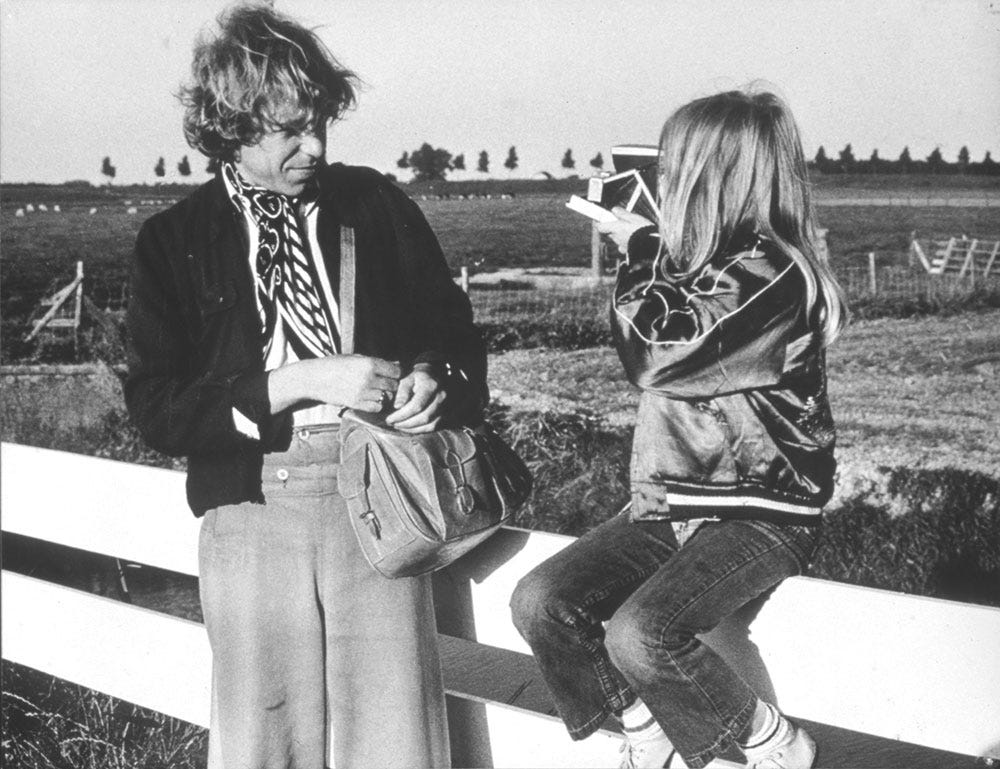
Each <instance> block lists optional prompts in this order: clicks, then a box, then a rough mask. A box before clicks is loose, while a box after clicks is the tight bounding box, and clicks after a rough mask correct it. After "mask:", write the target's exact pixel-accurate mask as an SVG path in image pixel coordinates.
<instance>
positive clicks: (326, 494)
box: [199, 429, 450, 769]
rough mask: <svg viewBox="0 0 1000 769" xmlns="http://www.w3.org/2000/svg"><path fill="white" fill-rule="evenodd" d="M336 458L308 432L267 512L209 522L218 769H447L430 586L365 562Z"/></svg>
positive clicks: (331, 447) (285, 460)
mask: <svg viewBox="0 0 1000 769" xmlns="http://www.w3.org/2000/svg"><path fill="white" fill-rule="evenodd" d="M338 458H339V452H338V433H337V431H336V429H333V430H330V429H327V430H322V431H316V430H313V431H309V430H300V431H298V432H297V433H296V434H295V436H294V438H293V442H292V446H291V448H290V449H289V450H288V451H287V452H284V453H279V454H272V455H268V456H267V457H266V458H265V463H264V469H263V480H264V484H263V489H264V497H265V503H264V504H251V503H245V504H239V505H231V506H225V507H220V508H217V509H215V510H211V511H209V512H208V513H207V514H206V515H205V519H204V522H203V523H202V529H201V540H200V552H199V557H200V567H201V601H202V609H203V613H204V617H205V625H206V627H207V629H208V635H209V640H210V642H211V646H212V661H213V678H212V716H211V731H210V736H209V762H208V766H209V769H293V768H294V769H323V767H325V766H328V765H332V766H334V767H336V769H350V768H351V767H373V766H378V767H407V769H413V768H414V767H448V766H450V758H449V749H448V735H447V720H446V716H445V700H444V690H443V685H442V679H441V667H440V659H439V655H438V648H437V633H436V628H435V623H434V612H433V604H432V597H431V585H430V580H429V578H427V577H417V578H406V579H396V580H390V579H387V578H385V577H383V576H382V575H380V574H378V573H377V572H375V570H374V569H372V568H371V566H370V565H369V564H368V563H367V562H366V561H365V560H364V556H363V555H362V552H361V549H360V547H359V546H358V544H357V541H356V539H355V536H354V533H353V531H352V530H351V527H350V522H349V520H348V517H347V516H348V514H347V510H346V508H345V504H344V500H343V498H342V497H341V496H340V494H339V493H338V491H337V478H336V476H337V464H338ZM328 761H332V764H331V763H328Z"/></svg>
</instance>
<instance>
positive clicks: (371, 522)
mask: <svg viewBox="0 0 1000 769" xmlns="http://www.w3.org/2000/svg"><path fill="white" fill-rule="evenodd" d="M358 517H359V518H360V519H361V520H362V521H364V522H365V525H367V526H368V530H369V531H370V532H371V533H372V536H373V537H375V539H382V524H380V523H379V522H378V516H377V515H375V511H374V510H365V511H364V512H363V513H362V514H361V515H359V516H358Z"/></svg>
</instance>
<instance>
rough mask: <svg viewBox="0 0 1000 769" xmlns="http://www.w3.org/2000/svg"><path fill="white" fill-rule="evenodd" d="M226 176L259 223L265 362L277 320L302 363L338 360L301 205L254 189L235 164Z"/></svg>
mask: <svg viewBox="0 0 1000 769" xmlns="http://www.w3.org/2000/svg"><path fill="white" fill-rule="evenodd" d="M222 172H223V173H224V174H225V176H226V179H227V180H228V181H229V183H230V185H231V186H232V189H233V190H235V192H234V194H233V203H234V204H235V205H236V206H237V207H238V208H241V209H245V210H247V211H249V212H250V216H251V217H252V218H253V220H254V222H256V223H257V258H256V261H255V264H256V270H257V281H256V285H257V296H258V299H259V302H258V304H259V307H260V322H261V329H262V332H263V335H264V355H265V357H266V356H267V353H268V350H269V348H270V346H271V341H272V339H273V337H274V328H275V324H276V323H277V319H278V316H279V315H280V316H281V318H282V319H283V320H284V322H285V329H286V333H287V337H288V341H289V343H290V344H291V346H292V349H293V350H294V351H295V354H296V355H297V356H298V358H299V359H300V360H301V359H305V358H320V357H323V356H325V355H333V354H335V353H336V352H337V351H338V349H339V347H340V340H339V338H338V336H337V330H336V325H335V324H334V323H333V318H332V317H331V313H330V308H329V307H327V305H326V303H325V302H324V301H323V299H322V297H321V295H320V290H319V285H320V284H319V274H318V273H317V266H316V264H315V261H314V260H313V258H312V255H311V253H310V249H309V246H308V244H307V243H306V242H305V238H304V237H303V233H302V226H301V224H300V223H299V217H298V215H297V214H296V208H297V205H298V199H297V198H291V197H289V196H288V195H282V194H280V193H277V192H272V191H271V190H267V189H264V188H263V187H256V186H254V185H252V184H250V183H249V182H247V181H246V180H245V179H244V178H243V177H242V176H240V174H239V172H238V171H237V170H236V167H235V166H234V165H233V164H232V163H225V164H223V167H222Z"/></svg>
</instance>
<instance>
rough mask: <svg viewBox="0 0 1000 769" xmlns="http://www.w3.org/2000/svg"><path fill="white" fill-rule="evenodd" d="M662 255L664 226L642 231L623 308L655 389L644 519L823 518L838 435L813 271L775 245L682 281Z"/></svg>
mask: <svg viewBox="0 0 1000 769" xmlns="http://www.w3.org/2000/svg"><path fill="white" fill-rule="evenodd" d="M658 249H659V236H658V235H657V233H656V231H655V229H654V228H645V229H642V230H640V231H638V232H637V233H635V234H634V235H633V236H632V238H631V240H630V242H629V247H628V260H627V261H626V262H623V263H622V264H621V265H620V266H619V272H618V280H617V285H616V288H615V293H614V297H613V301H612V309H611V320H612V329H613V333H614V336H615V343H616V347H617V349H618V354H619V357H620V358H621V361H622V364H623V365H624V367H625V371H626V373H627V375H628V378H629V380H630V381H631V382H632V383H633V384H635V385H636V386H638V387H639V388H641V390H642V394H641V396H640V400H639V411H638V415H637V418H636V427H635V436H634V440H633V448H632V462H631V471H630V475H631V490H632V513H631V514H632V517H633V519H634V520H642V519H661V520H663V519H666V520H681V519H687V518H762V519H769V520H788V521H794V522H799V523H809V522H812V521H818V520H819V516H820V513H821V509H822V506H823V505H824V504H825V503H826V502H827V501H828V500H829V498H830V495H831V493H832V489H833V480H834V471H835V469H836V462H835V460H834V455H833V448H834V440H835V432H834V425H833V418H832V416H831V413H830V405H829V401H828V399H827V390H826V371H825V355H824V349H823V346H822V342H821V336H820V334H819V333H818V332H817V331H816V330H815V329H813V328H811V327H810V323H809V318H808V312H807V310H806V284H805V279H804V276H803V275H802V272H801V270H800V268H799V267H798V266H797V265H796V264H795V262H793V261H792V260H791V259H790V258H789V257H788V256H786V255H785V254H783V253H782V252H780V251H779V250H778V249H776V248H774V247H773V246H771V245H769V244H768V243H767V242H766V241H763V242H761V243H759V244H758V245H757V246H753V247H751V248H748V249H746V250H740V251H738V252H737V253H731V254H728V255H727V254H720V255H719V256H718V257H716V258H714V259H713V260H711V261H710V262H709V263H708V264H706V265H705V266H704V267H703V268H702V269H701V270H699V271H698V272H697V273H696V274H694V275H690V276H683V277H676V278H671V277H668V276H664V274H663V273H662V272H660V271H658V270H657V269H656V266H655V265H656V261H655V257H656V254H657V251H658Z"/></svg>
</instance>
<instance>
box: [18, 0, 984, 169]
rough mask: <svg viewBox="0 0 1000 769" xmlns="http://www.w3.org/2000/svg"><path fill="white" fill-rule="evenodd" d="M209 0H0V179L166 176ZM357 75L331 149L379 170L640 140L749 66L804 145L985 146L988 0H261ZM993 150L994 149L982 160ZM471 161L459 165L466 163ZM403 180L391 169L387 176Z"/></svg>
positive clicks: (548, 159) (334, 155)
mask: <svg viewBox="0 0 1000 769" xmlns="http://www.w3.org/2000/svg"><path fill="white" fill-rule="evenodd" d="M227 4H228V3H226V2H222V1H221V0H2V3H0V8H2V26H0V180H3V181H6V182H15V181H40V182H60V181H65V180H68V179H88V180H91V181H99V180H100V179H101V177H100V164H101V158H102V157H104V156H105V155H109V156H110V157H111V159H112V162H113V163H114V164H115V166H117V169H118V176H117V179H116V181H118V182H125V183H127V182H134V181H152V180H154V179H155V177H154V175H153V166H154V165H155V164H156V160H157V158H158V157H160V156H161V155H162V156H164V157H165V159H166V163H167V168H168V176H167V178H166V180H167V181H174V180H177V179H178V176H177V174H176V171H175V169H176V164H177V161H178V160H180V158H181V156H182V155H184V154H188V155H189V156H190V157H191V164H192V166H193V167H194V169H195V177H193V178H196V179H201V178H204V174H203V173H202V171H203V169H204V167H205V162H204V160H203V158H201V156H200V155H198V154H197V152H194V151H192V150H190V149H189V148H188V147H187V145H186V144H185V142H184V138H183V136H182V134H181V130H180V120H181V111H180V108H179V106H178V105H177V102H176V100H175V99H174V97H173V94H174V93H175V92H176V90H177V87H178V85H179V84H180V83H181V82H182V81H183V80H184V79H185V77H186V75H187V70H188V65H189V61H190V54H191V45H192V42H193V40H194V38H195V36H196V34H197V32H198V30H199V29H200V28H201V27H203V26H205V25H206V24H209V23H210V22H211V21H212V19H213V18H214V16H215V15H216V13H217V12H218V11H219V10H220V9H222V8H223V7H225V6H226V5H227ZM276 6H277V8H278V9H279V10H283V11H285V12H288V13H290V14H292V15H294V16H297V17H299V18H301V19H302V20H304V21H305V22H306V23H308V24H309V25H312V26H321V27H322V29H321V34H322V36H323V38H324V40H325V41H326V42H327V44H328V45H329V46H330V48H331V49H332V50H333V51H334V53H335V54H336V55H337V56H338V57H339V58H340V59H341V60H342V61H343V62H344V63H346V64H347V65H348V66H350V67H351V68H353V69H354V70H355V71H357V72H358V74H359V75H361V77H362V78H363V80H364V81H365V88H364V90H363V91H362V93H361V98H360V103H359V107H358V109H357V110H356V111H354V112H353V113H351V114H350V115H349V116H348V118H347V120H345V121H344V122H342V123H341V124H339V125H338V126H336V127H335V128H334V130H333V131H332V133H331V135H330V147H329V150H328V157H329V159H330V160H331V161H335V160H341V161H344V162H350V163H357V164H364V165H371V166H374V167H375V168H378V169H379V170H381V171H391V172H397V173H399V172H398V169H396V159H397V158H399V156H400V155H401V154H402V153H403V151H404V150H407V151H412V150H413V149H416V148H417V147H419V146H420V144H421V143H423V142H425V141H426V142H430V143H431V144H433V145H434V146H435V147H443V148H445V149H447V150H449V151H450V152H451V153H452V154H458V153H464V154H465V156H466V161H467V164H468V165H470V166H472V167H474V166H475V159H476V157H477V156H478V154H479V152H480V151H481V150H484V149H485V150H486V151H487V152H488V153H489V155H490V159H491V175H492V176H498V177H505V176H507V171H506V170H505V169H504V168H503V167H502V163H503V160H504V158H505V157H506V154H507V150H508V148H509V147H510V146H511V145H514V146H516V147H517V153H518V156H519V157H520V167H519V169H518V171H517V172H516V175H524V176H527V175H531V174H534V173H536V172H538V171H549V172H552V173H561V169H560V160H561V158H562V156H563V153H564V152H565V150H566V149H567V148H571V149H572V150H573V154H574V157H575V158H576V160H577V170H578V171H579V172H581V173H582V174H585V175H586V174H589V172H590V168H589V166H588V161H589V159H590V158H591V157H593V155H594V154H595V153H597V152H598V151H600V152H603V153H604V156H605V158H607V157H608V150H609V148H610V147H611V146H612V145H613V144H617V143H621V142H641V143H655V141H656V138H657V135H658V132H659V128H660V125H661V124H662V122H663V119H664V118H665V117H666V116H667V115H668V114H669V112H670V111H671V110H672V109H674V108H675V107H677V106H679V105H680V104H682V103H684V102H685V101H687V100H689V99H692V98H695V97H698V96H701V95H705V94H708V93H712V92H714V91H717V90H721V89H725V88H731V87H735V86H739V85H741V84H744V83H746V82H748V81H750V80H754V79H763V80H765V81H767V82H769V83H771V84H773V86H774V87H775V88H776V89H777V90H778V91H779V92H780V93H782V94H783V95H784V96H785V97H786V98H787V99H788V101H789V102H790V103H791V105H792V109H793V111H794V112H795V114H796V116H797V117H798V120H799V124H800V126H801V128H802V130H803V134H804V142H805V145H806V153H807V154H808V155H809V156H812V155H814V154H815V152H816V149H817V148H818V147H819V146H820V145H822V146H824V147H825V148H826V151H827V154H828V155H833V156H835V155H836V152H837V151H839V150H840V149H842V148H843V147H844V145H845V144H847V143H848V142H850V143H852V145H853V148H854V153H855V155H856V156H857V157H858V158H867V157H868V156H869V155H870V154H871V151H872V150H873V149H878V151H879V154H880V155H881V156H882V157H883V158H886V159H895V158H897V157H898V156H899V153H900V151H901V150H902V149H903V147H904V146H909V148H910V152H911V155H912V156H913V157H914V158H922V157H925V156H926V155H928V154H929V153H930V152H931V151H932V150H933V149H934V147H936V146H940V148H941V151H942V153H943V154H944V156H945V158H946V159H947V160H950V161H953V160H954V159H955V156H956V155H957V153H958V150H959V149H960V148H961V147H962V146H963V145H966V146H968V148H969V150H970V152H971V154H972V158H973V160H981V159H982V157H983V155H984V153H985V152H986V151H987V150H990V151H992V153H993V155H994V156H995V157H996V156H998V155H1000V0H878V1H877V2H875V1H873V0H742V1H740V2H737V1H736V0H633V1H631V2H610V0H609V1H608V2H593V1H592V0H496V1H495V2H485V1H484V2H475V1H473V0H393V1H391V2H390V1H389V0H277V2H276ZM997 159H1000V158H997ZM469 175H470V176H473V177H475V176H476V174H475V173H474V172H472V173H470V174H469ZM402 176H403V178H406V176H405V175H402Z"/></svg>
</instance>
